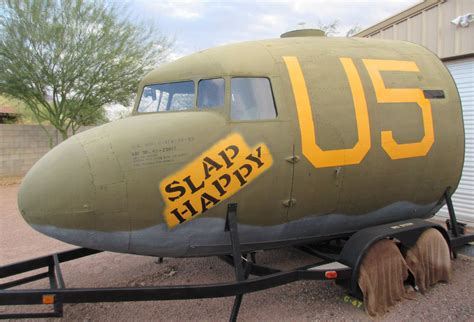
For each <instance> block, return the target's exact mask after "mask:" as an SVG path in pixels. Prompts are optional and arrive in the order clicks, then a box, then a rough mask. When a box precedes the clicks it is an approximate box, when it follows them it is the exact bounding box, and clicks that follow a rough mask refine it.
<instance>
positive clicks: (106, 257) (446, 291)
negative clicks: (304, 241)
mask: <svg viewBox="0 0 474 322" xmlns="http://www.w3.org/2000/svg"><path fill="white" fill-rule="evenodd" d="M17 191H18V184H17V181H14V180H13V181H10V182H8V184H5V183H4V184H3V185H1V182H0V265H4V264H7V263H12V262H15V261H19V260H23V259H29V258H32V257H36V256H41V255H46V254H50V253H53V252H57V251H62V250H67V249H70V248H73V246H71V245H68V244H65V243H62V242H59V241H57V240H54V239H51V238H49V237H46V236H44V235H42V234H40V233H38V232H36V231H34V230H33V229H32V228H31V227H29V226H28V225H27V224H26V223H25V222H24V221H23V219H22V218H21V216H20V214H19V212H18V210H17V205H16V195H17ZM257 260H258V261H259V263H263V264H268V265H273V266H275V267H281V268H290V267H296V266H299V265H304V264H306V263H310V262H312V261H314V258H312V257H310V256H309V255H306V254H303V253H300V252H297V251H295V250H292V249H281V250H277V251H269V252H265V253H261V254H259V255H258V257H257ZM62 268H63V273H64V277H65V280H66V283H67V286H69V287H88V286H96V287H97V286H151V285H164V284H169V285H178V284H185V283H193V284H197V283H205V282H222V281H226V280H232V279H233V270H232V269H231V268H230V267H229V266H227V265H226V264H225V263H223V262H221V261H220V260H218V259H216V258H192V259H172V258H165V259H164V262H163V263H161V264H158V263H157V262H156V259H155V258H152V257H144V256H135V255H126V254H116V253H100V254H96V255H93V256H89V257H86V258H83V259H80V260H77V261H74V262H69V263H64V264H62ZM453 269H454V274H453V278H452V280H451V281H450V282H449V283H448V284H438V285H436V286H434V287H433V288H431V289H430V290H429V292H428V293H427V294H425V295H422V294H419V293H417V294H416V296H415V299H414V300H404V301H402V302H399V303H398V304H397V305H396V306H394V307H393V308H392V309H391V310H390V312H388V313H387V314H385V315H384V316H381V317H377V318H376V319H375V320H381V321H469V320H470V321H474V275H473V272H474V259H472V258H469V257H466V256H459V257H458V259H457V260H454V261H453ZM1 282H3V281H1V280H0V283H1ZM30 286H32V287H42V286H46V281H38V282H35V283H31V284H30ZM344 295H345V293H344V291H343V289H342V288H340V287H339V286H337V285H335V284H334V283H332V282H322V281H304V282H297V283H293V284H288V285H285V286H281V287H277V288H274V289H270V290H267V291H261V292H256V293H253V294H247V295H245V296H244V299H243V302H242V306H241V310H240V313H239V320H241V321H274V320H278V321H281V320H283V321H306V320H360V321H370V320H372V319H371V318H370V317H369V316H368V315H367V314H366V313H365V312H364V311H363V310H362V309H360V308H356V307H353V306H352V305H351V304H347V303H345V302H344V300H343V299H344ZM232 304H233V298H221V299H204V300H188V301H164V302H136V303H99V304H75V305H65V307H64V309H65V314H64V320H92V321H129V320H139V321H144V320H161V321H165V320H166V321H188V320H191V321H196V320H198V321H220V320H222V321H224V320H228V317H229V313H230V310H231V308H232ZM31 309H32V308H31V307H30V308H27V307H2V306H0V313H4V312H26V311H27V310H31ZM34 309H35V310H37V311H42V310H44V309H45V307H43V306H37V307H34ZM53 320H54V319H53Z"/></svg>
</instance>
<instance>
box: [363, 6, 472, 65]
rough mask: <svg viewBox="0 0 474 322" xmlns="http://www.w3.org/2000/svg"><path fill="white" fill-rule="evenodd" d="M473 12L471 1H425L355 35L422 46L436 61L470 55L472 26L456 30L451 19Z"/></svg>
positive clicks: (457, 27)
mask: <svg viewBox="0 0 474 322" xmlns="http://www.w3.org/2000/svg"><path fill="white" fill-rule="evenodd" d="M468 13H474V0H446V1H439V0H438V1H435V0H431V1H425V2H423V3H421V4H419V5H416V6H414V7H412V8H409V9H407V10H405V11H403V12H401V13H400V14H398V15H396V16H393V17H390V18H389V19H386V20H385V21H382V22H380V23H378V24H376V25H374V26H372V27H369V28H367V29H365V30H363V31H361V32H360V33H358V34H357V35H356V37H373V38H381V39H396V40H406V41H410V42H414V43H417V44H420V45H423V46H425V47H427V48H428V49H430V50H431V51H432V52H434V53H436V54H437V55H438V57H440V58H447V57H453V56H460V55H466V54H473V53H474V23H471V24H470V26H469V27H459V26H456V25H454V24H452V23H451V20H453V19H454V18H456V17H458V16H460V15H465V14H468Z"/></svg>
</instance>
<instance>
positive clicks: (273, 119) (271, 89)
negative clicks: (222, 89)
mask: <svg viewBox="0 0 474 322" xmlns="http://www.w3.org/2000/svg"><path fill="white" fill-rule="evenodd" d="M234 78H265V79H267V80H268V83H269V85H270V93H271V96H272V100H273V107H274V108H275V117H274V118H271V119H253V120H234V119H233V118H232V79H234ZM228 79H229V94H228V105H229V109H228V117H229V120H230V122H232V123H254V122H274V121H278V118H279V113H278V106H277V102H276V99H275V93H274V91H273V84H272V80H271V78H270V77H269V76H256V75H232V76H230V77H229V78H228Z"/></svg>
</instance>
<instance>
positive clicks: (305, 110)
mask: <svg viewBox="0 0 474 322" xmlns="http://www.w3.org/2000/svg"><path fill="white" fill-rule="evenodd" d="M339 60H340V62H341V64H342V66H343V67H344V71H345V73H346V76H347V79H348V82H349V86H350V89H351V94H352V99H353V102H354V111H355V118H356V123H357V134H358V141H357V143H356V144H355V146H354V147H352V148H349V149H338V150H330V151H324V150H322V149H321V148H320V147H319V145H318V144H317V140H316V131H315V124H314V120H313V115H312V109H311V103H310V100H309V95H308V90H307V86H306V82H305V79H304V76H303V72H302V70H301V67H300V64H299V62H298V59H297V58H296V57H294V56H284V57H283V61H284V62H285V64H286V68H287V70H288V75H289V77H290V82H291V86H292V89H293V95H294V97H295V102H296V111H297V114H298V122H299V127H300V134H301V145H302V150H303V155H304V156H305V157H306V158H307V159H308V161H309V162H311V164H312V165H313V166H314V167H315V168H324V167H335V166H344V165H351V164H359V163H360V162H361V161H362V160H363V159H364V158H365V156H366V155H367V153H368V152H369V150H370V148H371V137H370V135H371V134H370V126H369V115H368V111H367V103H366V99H365V94H364V88H363V86H362V82H361V80H360V76H359V73H358V71H357V69H356V67H355V66H354V63H353V61H352V59H351V58H346V57H343V58H340V59H339ZM362 61H363V62H364V65H365V68H366V69H367V71H368V73H369V75H370V78H371V81H372V85H373V87H374V91H375V95H376V98H377V102H378V103H417V104H418V106H419V107H420V110H421V116H422V120H423V129H424V136H423V139H422V140H421V141H419V142H414V143H405V144H400V143H397V142H396V141H395V139H394V138H393V133H392V131H388V130H387V131H382V132H381V144H382V148H383V149H384V150H385V152H386V153H387V154H388V155H389V157H390V158H391V159H404V158H414V157H422V156H425V155H426V154H427V153H428V152H429V151H430V150H431V147H432V145H433V143H434V141H435V139H434V128H433V117H432V113H431V104H430V101H429V100H427V99H426V98H425V97H424V95H423V91H422V90H421V89H419V88H386V87H385V84H384V82H383V79H382V76H381V74H380V72H381V71H400V72H419V69H418V66H417V65H416V63H415V62H413V61H402V60H374V59H363V60H362Z"/></svg>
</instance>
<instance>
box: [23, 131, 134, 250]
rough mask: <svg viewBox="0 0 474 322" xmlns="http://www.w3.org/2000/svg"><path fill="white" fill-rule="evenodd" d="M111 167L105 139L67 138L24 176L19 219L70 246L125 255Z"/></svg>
mask: <svg viewBox="0 0 474 322" xmlns="http://www.w3.org/2000/svg"><path fill="white" fill-rule="evenodd" d="M99 134H100V133H99ZM114 164H115V165H116V164H117V161H116V160H115V159H114V158H113V150H112V148H111V144H110V141H109V140H108V138H107V137H106V136H105V135H98V134H97V130H96V131H86V132H83V133H81V134H79V135H76V136H73V137H71V138H69V139H68V140H66V141H65V142H63V143H61V144H59V145H58V146H56V147H55V148H53V149H52V150H51V151H50V152H48V153H47V154H46V155H45V156H44V157H43V158H41V159H40V160H39V161H38V162H37V163H36V164H35V165H34V166H33V167H32V168H31V170H30V171H29V172H28V174H27V175H26V176H25V178H24V180H23V182H22V184H21V187H20V191H19V193H18V208H19V209H20V212H21V214H22V215H23V218H24V219H25V220H26V222H27V223H28V224H30V225H31V226H32V227H33V228H34V229H36V230H37V231H39V232H41V233H43V234H45V235H48V236H50V237H53V238H56V239H59V240H62V241H65V242H67V243H70V244H75V245H79V246H83V247H89V248H94V249H102V250H111V251H119V252H121V251H125V250H126V249H127V248H128V242H129V234H130V229H129V218H128V212H127V210H126V193H125V191H126V189H125V182H123V180H120V173H121V171H120V169H119V168H118V167H117V166H114ZM117 178H118V179H117Z"/></svg>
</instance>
